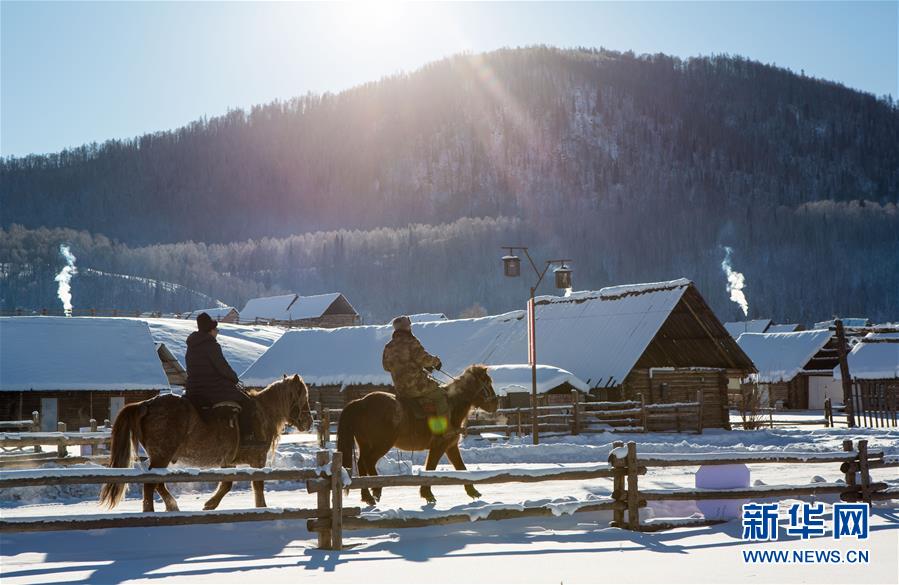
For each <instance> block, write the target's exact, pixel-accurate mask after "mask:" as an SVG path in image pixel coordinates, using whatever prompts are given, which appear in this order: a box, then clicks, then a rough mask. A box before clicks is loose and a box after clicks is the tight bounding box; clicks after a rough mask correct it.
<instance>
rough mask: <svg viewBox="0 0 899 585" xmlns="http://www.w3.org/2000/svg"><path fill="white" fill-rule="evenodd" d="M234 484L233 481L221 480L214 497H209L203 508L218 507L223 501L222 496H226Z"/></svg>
mask: <svg viewBox="0 0 899 585" xmlns="http://www.w3.org/2000/svg"><path fill="white" fill-rule="evenodd" d="M232 485H234V482H232V481H223V482H221V483H220V484H219V487H218V489H217V490H216V492H215V493H214V494H213V495H212V497H211V498H209V500H207V501H206V503H205V504H203V509H204V510H215V509H216V508H218V505H219V504H220V503H221V501H222V498H224V497H225V494H227V493H228V492H230V491H231V486H232Z"/></svg>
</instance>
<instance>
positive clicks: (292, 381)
mask: <svg viewBox="0 0 899 585" xmlns="http://www.w3.org/2000/svg"><path fill="white" fill-rule="evenodd" d="M283 383H285V384H287V385H288V387H289V391H290V400H291V402H290V410H289V411H288V414H287V422H289V423H290V424H291V425H292V426H293V427H295V428H296V429H297V430H298V431H308V430H309V429H311V428H312V412H311V411H310V410H309V388H307V387H306V383H305V382H303V379H302V378H300V375H299V374H294V375H293V376H291V377H287V376H285V377H284V380H283Z"/></svg>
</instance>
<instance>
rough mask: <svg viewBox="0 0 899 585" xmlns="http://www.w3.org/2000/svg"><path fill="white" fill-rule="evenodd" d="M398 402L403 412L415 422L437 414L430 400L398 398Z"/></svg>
mask: <svg viewBox="0 0 899 585" xmlns="http://www.w3.org/2000/svg"><path fill="white" fill-rule="evenodd" d="M399 401H400V404H402V405H403V410H405V411H406V412H408V413H409V414H411V415H412V418H414V419H416V420H421V419H426V418H428V417H431V416H434V415H436V414H437V407H436V406H434V404H433V403H432V402H431V401H430V400H422V399H420V398H400V399H399Z"/></svg>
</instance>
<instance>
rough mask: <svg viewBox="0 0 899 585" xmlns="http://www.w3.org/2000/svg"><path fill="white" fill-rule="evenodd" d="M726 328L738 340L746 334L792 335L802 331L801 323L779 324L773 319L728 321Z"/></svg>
mask: <svg viewBox="0 0 899 585" xmlns="http://www.w3.org/2000/svg"><path fill="white" fill-rule="evenodd" d="M724 328H725V329H727V332H728V333H730V335H731V337H733V338H734V339H737V338H738V337H740V336H741V335H743V334H744V333H791V332H793V331H800V330H802V328H803V327H802V325H800V324H799V323H784V324H777V323H774V322H773V321H772V320H771V319H751V320H749V321H728V322H727V323H725V324H724Z"/></svg>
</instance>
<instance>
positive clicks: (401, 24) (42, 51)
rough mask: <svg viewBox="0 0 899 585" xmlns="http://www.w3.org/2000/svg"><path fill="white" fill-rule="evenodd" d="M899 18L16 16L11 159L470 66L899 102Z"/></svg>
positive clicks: (265, 11) (75, 10)
mask: <svg viewBox="0 0 899 585" xmlns="http://www.w3.org/2000/svg"><path fill="white" fill-rule="evenodd" d="M897 7H899V2H897V1H896V0H893V1H884V2H729V1H721V2H575V3H569V2H534V3H513V2H504V3H491V4H487V3H475V2H470V3H461V4H449V3H418V4H408V3H399V2H384V1H381V2H377V1H373V2H363V3H312V2H309V3H287V2H275V3H271V2H190V3H176V2H161V1H159V2H141V3H137V2H116V3H112V2H64V3H55V2H10V1H9V0H0V154H2V155H3V156H10V155H15V156H23V155H26V154H30V153H46V152H54V151H58V150H61V149H63V148H66V147H70V146H77V145H80V144H84V143H90V142H94V141H96V142H102V141H104V140H106V139H110V138H130V137H133V136H137V135H140V134H143V133H147V132H153V131H158V130H166V129H171V128H175V127H178V126H182V125H184V124H186V123H188V122H190V121H192V120H196V119H198V118H202V117H204V116H207V117H211V116H215V115H219V114H223V113H225V112H227V111H228V110H229V109H234V108H248V107H250V106H252V105H254V104H260V103H267V102H271V101H273V100H276V99H287V98H290V97H293V96H297V95H302V94H305V93H307V92H316V93H320V92H338V91H341V90H343V89H346V88H349V87H352V86H355V85H358V84H360V83H365V82H368V81H374V80H377V79H379V78H381V77H383V76H385V75H391V74H394V73H398V72H402V71H413V70H415V69H416V68H418V67H420V66H421V65H423V64H425V63H428V62H430V61H434V60H437V59H440V58H442V57H445V56H448V55H452V54H456V53H460V52H466V51H467V52H480V51H488V50H492V49H497V48H500V47H517V46H526V45H534V44H546V45H554V46H559V47H578V46H588V47H600V46H603V47H605V48H608V49H615V50H621V51H625V50H633V51H634V52H635V53H638V54H640V53H658V52H661V53H667V54H671V55H677V56H680V57H690V56H695V55H710V54H721V53H729V54H739V55H743V56H746V57H749V58H752V59H755V60H758V61H762V62H765V63H774V64H777V65H780V66H785V67H789V68H790V69H793V70H794V71H797V72H799V71H803V70H804V71H805V73H806V74H807V75H811V76H815V77H821V78H825V79H829V80H834V81H839V82H841V83H843V84H845V85H847V86H850V87H853V88H857V89H860V90H863V91H866V92H870V93H873V94H875V95H878V96H883V95H886V94H891V95H892V96H893V97H894V98H896V97H899V87H897V78H899V72H897V67H899V66H897V61H899V56H897V54H899V46H897V37H899V30H897V29H899V16H897V14H899V10H897Z"/></svg>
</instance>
